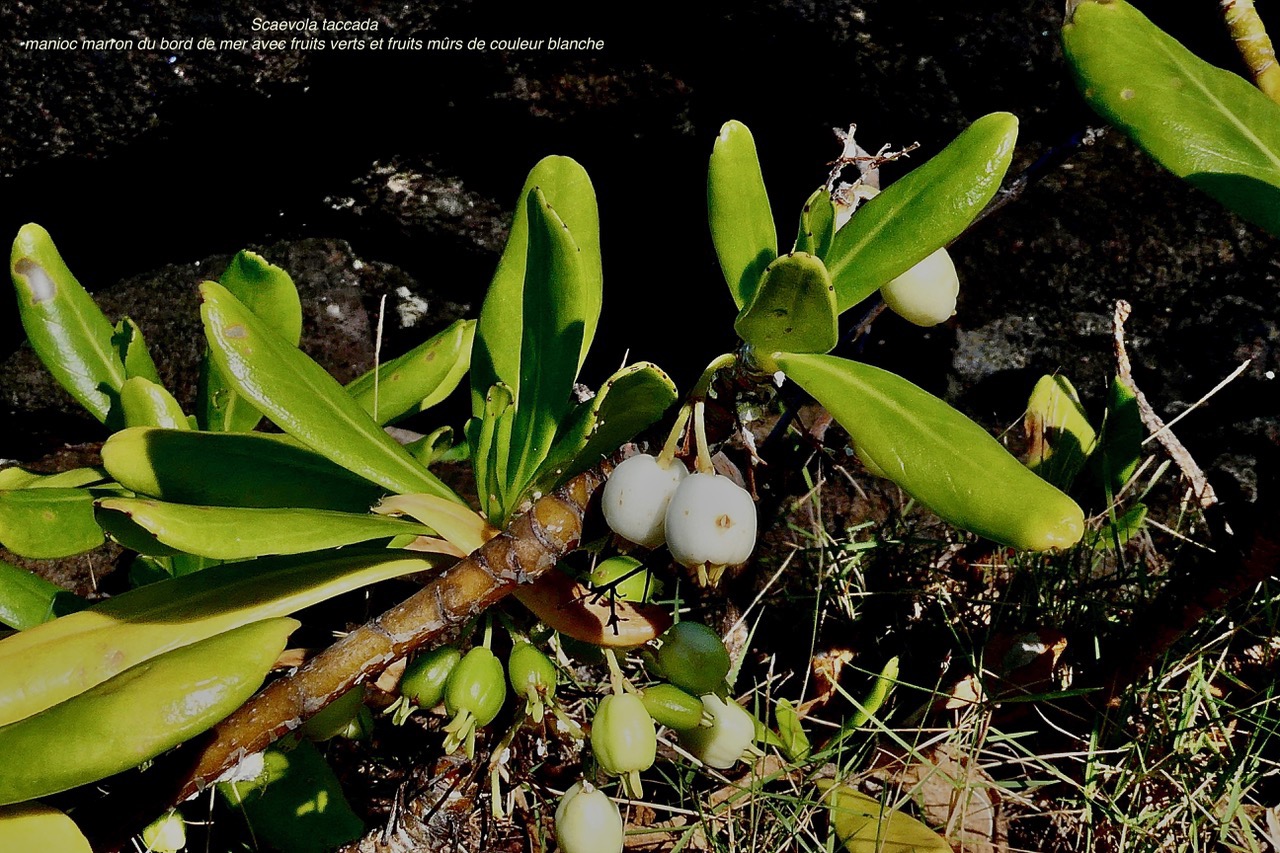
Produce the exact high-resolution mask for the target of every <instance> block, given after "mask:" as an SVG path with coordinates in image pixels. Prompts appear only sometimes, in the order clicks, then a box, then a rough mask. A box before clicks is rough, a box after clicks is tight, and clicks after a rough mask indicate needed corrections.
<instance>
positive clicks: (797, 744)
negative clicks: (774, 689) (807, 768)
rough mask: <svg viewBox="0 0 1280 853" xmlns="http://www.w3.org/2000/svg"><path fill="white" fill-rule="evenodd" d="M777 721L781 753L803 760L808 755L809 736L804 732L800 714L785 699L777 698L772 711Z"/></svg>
mask: <svg viewBox="0 0 1280 853" xmlns="http://www.w3.org/2000/svg"><path fill="white" fill-rule="evenodd" d="M773 715H774V717H775V718H776V719H777V721H778V736H779V737H780V738H781V740H782V744H783V746H782V753H783V755H785V756H786V757H787V758H788V759H789V760H791V761H804V760H805V759H807V758H808V757H809V751H810V746H809V736H808V735H806V734H805V733H804V726H803V725H801V723H800V715H799V714H797V713H796V709H795V706H794V705H792V704H791V703H790V702H788V701H787V700H786V699H779V700H778V704H777V706H776V707H775V708H774V711H773Z"/></svg>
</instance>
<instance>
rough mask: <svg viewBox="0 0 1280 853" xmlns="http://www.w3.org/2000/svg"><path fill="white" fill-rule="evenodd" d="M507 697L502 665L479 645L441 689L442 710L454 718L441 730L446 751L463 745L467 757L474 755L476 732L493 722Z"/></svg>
mask: <svg viewBox="0 0 1280 853" xmlns="http://www.w3.org/2000/svg"><path fill="white" fill-rule="evenodd" d="M506 698H507V679H506V675H505V673H503V671H502V662H501V661H499V660H498V659H497V657H495V656H494V654H493V652H491V651H489V650H488V649H486V648H484V647H483V646H478V647H476V648H474V649H472V650H471V651H469V652H467V654H466V656H465V657H464V658H463V659H462V660H461V661H459V662H458V665H457V666H455V667H454V668H453V672H451V673H449V680H448V681H447V682H446V683H445V686H444V707H445V710H446V711H448V712H449V714H450V715H451V716H452V717H453V720H452V721H450V723H449V725H447V726H445V728H444V730H445V731H446V732H448V737H446V738H445V742H444V749H445V752H454V751H455V750H457V748H458V747H459V746H463V745H465V749H466V754H467V758H471V757H473V756H474V755H475V745H476V729H478V728H480V727H481V726H487V725H488V724H489V723H491V722H493V718H494V717H496V716H498V712H499V711H501V710H502V703H503V702H505V701H506Z"/></svg>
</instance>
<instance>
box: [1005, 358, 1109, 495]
mask: <svg viewBox="0 0 1280 853" xmlns="http://www.w3.org/2000/svg"><path fill="white" fill-rule="evenodd" d="M1022 423H1023V428H1024V429H1025V430H1026V434H1027V445H1028V447H1027V467H1028V468H1030V469H1031V470H1032V471H1034V472H1036V474H1038V475H1039V476H1041V477H1043V478H1044V479H1045V480H1047V481H1048V482H1050V483H1052V484H1053V485H1055V486H1057V487H1058V488H1060V489H1068V488H1070V487H1071V484H1072V483H1073V482H1075V479H1076V475H1077V474H1079V473H1080V469H1082V468H1083V467H1084V465H1085V462H1086V461H1087V460H1088V459H1089V457H1090V455H1092V453H1093V450H1094V448H1095V447H1096V446H1097V441H1098V435H1097V433H1096V432H1094V429H1093V425H1092V424H1090V423H1089V418H1088V416H1087V415H1086V414H1085V412H1084V406H1083V405H1081V403H1080V395H1079V394H1077V393H1076V389H1075V386H1074V385H1072V384H1071V381H1070V380H1069V379H1067V377H1065V376H1060V375H1052V376H1043V377H1041V378H1040V381H1039V382H1037V383H1036V387H1035V388H1034V389H1032V391H1031V397H1030V399H1029V400H1028V401H1027V412H1026V414H1025V415H1023V419H1022Z"/></svg>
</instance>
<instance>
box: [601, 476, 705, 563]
mask: <svg viewBox="0 0 1280 853" xmlns="http://www.w3.org/2000/svg"><path fill="white" fill-rule="evenodd" d="M687 476H689V472H688V470H687V469H686V468H685V467H684V463H682V462H677V461H675V460H672V462H671V463H670V464H668V465H667V466H666V467H665V468H664V467H663V466H662V464H661V463H660V462H658V460H657V459H656V458H654V457H652V456H649V455H648V454H644V453H642V454H640V455H639V456H632V457H631V458H629V459H625V460H623V462H622V463H621V464H620V465H619V466H618V467H617V468H614V469H613V473H612V474H610V475H609V480H608V481H607V482H606V483H605V484H604V497H603V498H602V500H601V505H602V507H603V509H604V519H605V521H607V522H608V523H609V529H610V530H612V531H613V532H614V533H616V534H618V535H619V536H621V537H622V538H623V539H627V540H630V541H632V542H634V543H636V544H637V545H644V546H645V547H647V548H656V547H658V546H659V545H661V544H662V543H663V541H664V539H665V537H664V531H663V519H664V514H665V513H666V511H667V503H668V502H669V501H670V500H671V496H672V495H673V494H675V491H676V487H677V486H679V485H680V483H681V481H682V480H684V479H685V477H687Z"/></svg>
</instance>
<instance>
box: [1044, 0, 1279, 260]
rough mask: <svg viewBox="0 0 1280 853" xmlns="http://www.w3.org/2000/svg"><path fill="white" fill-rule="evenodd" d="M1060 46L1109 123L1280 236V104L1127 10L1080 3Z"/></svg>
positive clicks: (1118, 4) (1118, 1)
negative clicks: (1206, 60) (1201, 57)
mask: <svg viewBox="0 0 1280 853" xmlns="http://www.w3.org/2000/svg"><path fill="white" fill-rule="evenodd" d="M1062 44H1063V47H1064V48H1065V50H1066V55H1067V59H1068V61H1069V62H1070V63H1071V65H1072V67H1073V68H1074V69H1075V74H1076V82H1077V83H1078V84H1079V86H1080V89H1081V91H1082V92H1083V93H1084V97H1085V100H1086V101H1088V102H1089V105H1090V106H1092V107H1093V108H1094V109H1095V110H1097V111H1098V113H1099V114H1100V115H1101V116H1102V117H1103V118H1105V119H1106V120H1107V121H1109V122H1111V123H1112V124H1114V125H1115V126H1117V127H1119V128H1120V129H1121V130H1123V131H1124V132H1125V133H1127V134H1128V135H1129V136H1131V137H1133V139H1134V140H1135V141H1136V142H1137V143H1138V144H1139V145H1141V146H1142V148H1143V150H1145V151H1146V152H1147V153H1148V154H1150V155H1151V156H1152V157H1153V158H1155V160H1156V161H1157V162H1158V163H1160V165H1162V166H1164V167H1165V168H1166V169H1168V170H1169V171H1171V172H1173V173H1174V174H1175V175H1177V176H1178V177H1180V178H1183V179H1184V180H1186V181H1187V182H1188V183H1190V184H1191V185H1192V186H1194V187H1197V188H1199V189H1201V190H1204V191H1205V192H1206V193H1208V194H1209V195H1211V196H1213V197H1214V198H1215V199H1217V200H1218V201H1220V202H1221V203H1222V204H1224V205H1226V206H1227V207H1228V208H1230V209H1231V210H1233V211H1235V212H1236V213H1238V214H1240V215H1241V216H1243V217H1244V218H1245V219H1247V220H1249V221H1250V222H1253V223H1255V224H1257V225H1260V226H1262V227H1263V228H1265V229H1267V230H1268V231H1270V232H1271V233H1272V234H1275V235H1280V104H1277V103H1276V102H1275V101H1272V100H1271V99H1270V98H1268V97H1267V96H1266V95H1264V94H1263V93H1262V92H1261V91H1259V90H1258V89H1257V88H1256V87H1254V86H1253V85H1251V84H1250V83H1249V82H1248V81H1247V80H1245V79H1244V78H1243V77H1240V76H1238V75H1236V74H1233V73H1231V72H1230V71H1224V70H1222V69H1221V68H1215V67H1214V66H1212V65H1210V64H1209V63H1207V62H1205V61H1204V60H1203V59H1200V58H1199V57H1197V56H1196V55H1195V54H1193V53H1192V52H1191V51H1189V50H1187V49H1186V48H1185V47H1183V46H1182V45H1181V44H1179V43H1178V42H1177V41H1176V40H1174V39H1173V38H1171V37H1170V36H1169V35H1168V34H1167V33H1165V32H1163V31H1162V30H1160V29H1159V28H1158V27H1156V25H1155V24H1153V23H1151V21H1149V20H1148V19H1147V18H1146V16H1144V15H1143V14H1142V13H1141V12H1139V11H1138V10H1137V9H1135V8H1133V7H1132V6H1130V5H1129V4H1128V3H1126V2H1124V0H1108V2H1105V3H1100V2H1095V0H1085V2H1078V3H1077V4H1076V8H1075V11H1074V13H1073V14H1072V15H1071V16H1070V18H1069V20H1068V21H1067V23H1066V25H1065V26H1063V28H1062Z"/></svg>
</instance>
